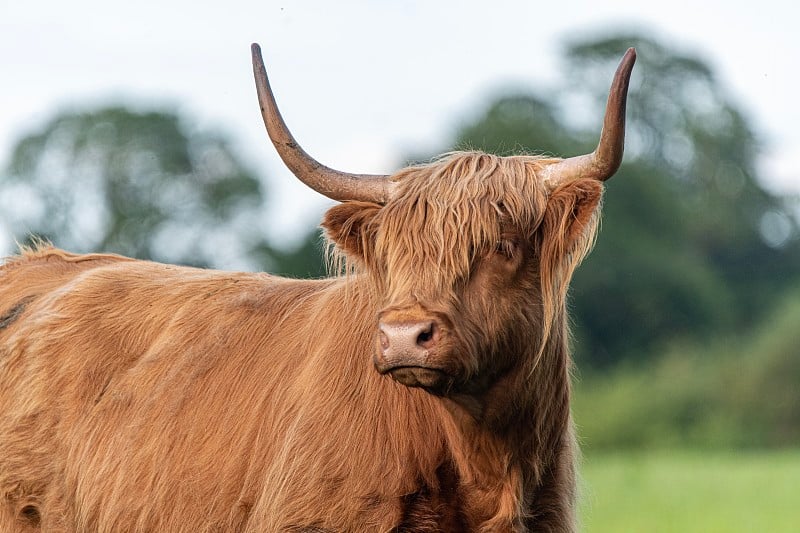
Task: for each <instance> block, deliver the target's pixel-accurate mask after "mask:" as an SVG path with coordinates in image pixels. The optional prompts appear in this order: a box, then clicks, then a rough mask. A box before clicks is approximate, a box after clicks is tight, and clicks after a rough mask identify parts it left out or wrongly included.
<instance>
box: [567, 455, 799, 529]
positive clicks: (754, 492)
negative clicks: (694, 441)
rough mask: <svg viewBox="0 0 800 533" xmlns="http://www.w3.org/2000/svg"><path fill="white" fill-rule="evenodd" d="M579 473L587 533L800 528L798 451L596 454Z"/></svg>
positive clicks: (582, 516)
mask: <svg viewBox="0 0 800 533" xmlns="http://www.w3.org/2000/svg"><path fill="white" fill-rule="evenodd" d="M582 476H583V494H582V498H581V521H582V524H583V527H582V530H583V531H586V532H587V533H595V532H598V533H599V532H615V533H620V532H646V533H668V532H675V533H678V532H681V533H690V532H703V533H714V532H719V533H737V532H769V533H781V532H787V533H788V532H796V531H800V451H780V452H778V451H773V452H768V451H762V452H720V451H718V452H688V451H657V452H630V453H621V452H612V453H593V454H589V455H587V456H586V457H584V460H583V468H582Z"/></svg>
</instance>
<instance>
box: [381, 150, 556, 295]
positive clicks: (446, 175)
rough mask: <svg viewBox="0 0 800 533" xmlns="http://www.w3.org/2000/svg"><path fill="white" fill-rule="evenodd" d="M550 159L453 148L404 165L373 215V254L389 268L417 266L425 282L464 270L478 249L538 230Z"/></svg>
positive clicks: (418, 280)
mask: <svg viewBox="0 0 800 533" xmlns="http://www.w3.org/2000/svg"><path fill="white" fill-rule="evenodd" d="M552 161H553V160H549V159H544V158H541V157H536V156H513V157H499V156H495V155H491V154H485V153H481V152H455V153H450V154H445V155H444V156H442V157H441V158H440V159H437V160H435V161H433V162H432V163H428V164H425V165H420V166H412V167H408V168H405V169H403V170H401V171H400V172H398V173H397V174H395V175H394V176H392V178H391V179H392V181H394V182H395V183H396V189H395V193H394V195H393V196H392V199H391V200H389V202H387V204H386V205H385V206H384V207H383V208H382V209H381V213H380V214H379V216H378V217H377V220H376V221H375V222H376V223H377V224H378V234H377V240H376V243H375V246H376V249H375V258H376V259H377V260H378V261H382V262H385V266H386V268H387V269H388V270H389V272H408V270H409V269H413V271H414V272H415V276H414V279H415V282H416V283H419V285H421V286H429V285H430V283H431V282H434V281H436V280H438V281H439V283H441V281H442V279H443V278H444V277H446V278H449V279H454V278H458V277H466V276H467V275H468V274H469V271H470V268H471V265H472V263H473V260H474V255H475V253H478V252H480V251H481V250H482V249H484V248H485V247H487V246H494V245H495V243H497V242H498V241H499V240H500V239H503V238H506V237H508V236H509V234H517V235H519V236H520V237H521V238H526V237H528V236H530V235H531V234H532V233H533V232H534V230H535V229H536V227H537V225H538V224H539V222H540V221H541V217H542V214H543V211H544V205H545V202H546V199H547V188H546V187H545V184H544V183H542V182H541V181H540V180H539V179H538V178H537V172H538V171H539V170H541V169H542V168H543V166H544V165H546V164H548V163H550V162H552ZM428 277H430V279H427V278H428Z"/></svg>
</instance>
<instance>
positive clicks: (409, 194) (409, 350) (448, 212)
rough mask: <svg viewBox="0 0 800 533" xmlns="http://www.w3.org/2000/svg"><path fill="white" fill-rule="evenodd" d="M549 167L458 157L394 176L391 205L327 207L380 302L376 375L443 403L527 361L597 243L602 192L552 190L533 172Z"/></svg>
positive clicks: (332, 231) (526, 160)
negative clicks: (581, 260)
mask: <svg viewBox="0 0 800 533" xmlns="http://www.w3.org/2000/svg"><path fill="white" fill-rule="evenodd" d="M548 162H549V161H545V160H541V159H536V158H530V157H513V158H499V157H496V156H491V155H487V154H478V153H461V154H454V155H451V156H449V157H447V158H446V159H443V160H441V161H438V162H435V163H433V164H431V165H427V166H423V167H412V168H409V169H405V170H403V171H401V172H399V173H398V174H396V175H395V176H394V177H393V178H392V179H393V181H394V183H395V184H396V186H395V189H394V193H393V195H392V197H391V198H390V199H389V200H388V201H387V202H386V204H385V205H383V206H381V205H377V204H372V203H366V202H345V203H343V204H341V205H338V206H336V207H334V208H332V209H330V210H329V211H328V213H327V214H326V216H325V220H324V221H323V226H324V227H325V228H326V230H327V232H328V235H329V237H330V238H331V239H332V240H333V241H334V242H335V243H336V245H337V247H338V249H339V250H340V251H342V252H344V254H345V255H346V256H347V257H348V259H349V260H354V261H355V262H356V263H357V264H359V265H360V268H365V269H366V270H367V272H368V273H369V276H370V277H371V281H372V285H373V286H374V288H375V290H376V293H377V295H378V300H379V310H378V313H377V316H376V320H375V324H374V326H375V348H374V354H373V362H374V365H375V368H376V370H377V371H378V372H380V373H381V374H386V375H388V376H391V377H392V378H393V379H395V380H396V381H398V382H400V383H402V384H404V385H407V386H410V387H423V388H425V389H426V390H428V391H430V392H432V393H434V394H438V395H445V396H446V395H451V394H464V393H466V394H471V393H474V394H479V393H480V392H481V391H483V390H486V389H487V388H488V387H490V386H491V385H492V384H493V383H495V382H496V381H497V380H498V379H499V378H500V377H502V376H504V375H506V374H507V373H508V372H510V371H512V370H513V369H519V368H524V367H525V366H526V364H528V363H530V361H529V359H530V358H531V354H536V353H538V351H539V350H538V349H539V347H540V345H541V343H542V342H543V339H544V337H545V336H546V334H545V331H546V330H547V328H548V327H549V323H550V319H551V318H552V315H551V317H550V319H548V316H547V315H548V313H547V311H546V309H547V308H551V307H553V306H554V305H556V304H557V302H556V301H558V300H559V298H558V297H557V293H561V292H563V291H564V290H565V288H566V287H565V286H566V281H567V279H568V278H569V276H570V275H571V271H572V268H574V266H575V264H576V262H577V260H576V259H575V256H582V255H583V253H584V252H585V250H586V249H587V248H588V243H590V242H591V240H592V238H593V234H594V228H595V224H594V222H595V220H596V217H595V213H596V211H597V206H598V203H599V200H600V196H601V189H602V186H601V185H600V183H598V182H597V181H595V180H576V181H574V182H572V183H570V184H568V185H562V186H560V187H559V188H557V189H555V190H550V188H549V187H548V186H547V185H546V184H545V183H543V182H542V181H540V180H539V179H538V178H537V176H536V174H537V171H538V170H540V169H541V168H543V166H544V165H546V164H547V163H548ZM578 259H579V258H578Z"/></svg>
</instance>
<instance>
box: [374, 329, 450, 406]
mask: <svg viewBox="0 0 800 533" xmlns="http://www.w3.org/2000/svg"><path fill="white" fill-rule="evenodd" d="M441 337H442V326H441V324H440V323H439V321H438V320H436V319H426V320H420V321H401V322H383V321H382V322H380V323H379V324H378V347H377V350H376V354H375V358H374V363H375V368H376V369H377V370H378V372H380V373H381V374H389V375H390V376H391V377H392V379H394V380H395V381H397V382H398V383H402V384H403V385H406V386H408V387H424V388H426V389H430V390H431V391H433V392H436V391H443V390H445V389H447V388H448V387H449V386H450V384H451V383H452V379H451V378H450V377H449V376H448V375H447V373H446V372H445V371H444V369H442V368H440V367H439V365H437V362H436V360H437V358H436V352H437V348H438V346H439V343H440V341H441Z"/></svg>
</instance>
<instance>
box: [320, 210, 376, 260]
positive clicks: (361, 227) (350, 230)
mask: <svg viewBox="0 0 800 533" xmlns="http://www.w3.org/2000/svg"><path fill="white" fill-rule="evenodd" d="M380 209H381V206H380V205H378V204H373V203H371V202H344V203H341V204H339V205H336V206H334V207H331V208H330V209H328V211H327V212H326V213H325V216H324V217H323V218H322V227H323V228H324V229H325V233H326V234H327V236H328V238H329V239H330V240H331V241H333V242H334V243H336V246H337V247H338V248H339V249H340V250H342V251H343V252H344V253H345V254H346V255H348V256H349V257H357V258H359V259H361V260H362V261H365V262H366V261H367V258H368V256H369V254H370V252H371V250H372V247H373V244H374V242H375V230H376V228H375V227H374V225H373V224H372V220H373V219H374V218H375V215H377V214H378V212H379V211H380Z"/></svg>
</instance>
